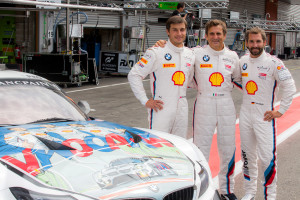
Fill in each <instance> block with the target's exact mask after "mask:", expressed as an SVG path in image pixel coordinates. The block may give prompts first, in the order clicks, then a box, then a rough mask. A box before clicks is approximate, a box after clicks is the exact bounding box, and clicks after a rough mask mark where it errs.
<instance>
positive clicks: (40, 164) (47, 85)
mask: <svg viewBox="0 0 300 200" xmlns="http://www.w3.org/2000/svg"><path fill="white" fill-rule="evenodd" d="M0 102H1V103H0V111H1V112H0V113H1V114H0V180H1V183H0V199H5V200H15V199H17V200H21V199H29V200H46V199H47V200H95V199H98V200H99V199H100V200H108V199H109V200H127V199H128V200H129V199H143V200H179V199H180V200H182V199H184V200H219V199H220V197H219V194H218V192H217V190H216V189H215V187H214V184H213V181H212V178H211V172H210V169H209V166H208V163H207V161H206V160H205V158H204V156H203V155H202V153H201V151H200V150H199V149H198V148H197V147H196V146H195V145H194V144H193V143H192V142H190V141H188V140H185V139H183V138H181V137H178V136H175V135H171V134H168V133H164V132H160V131H156V130H150V129H144V128H133V127H129V126H125V125H121V124H117V123H113V122H108V121H104V120H101V119H94V118H92V117H88V113H89V111H90V107H89V105H88V103H87V102H85V101H79V102H78V104H76V103H75V102H74V101H73V100H72V99H71V98H70V97H68V96H66V95H65V93H64V92H63V90H61V88H60V87H58V86H57V85H56V84H55V83H53V82H50V81H48V80H46V79H44V78H42V77H39V76H36V75H34V74H28V73H23V72H17V71H1V72H0Z"/></svg>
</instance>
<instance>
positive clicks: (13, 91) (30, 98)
mask: <svg viewBox="0 0 300 200" xmlns="http://www.w3.org/2000/svg"><path fill="white" fill-rule="evenodd" d="M0 113H1V114H0V126H1V125H20V124H27V123H33V122H43V121H45V122H47V120H48V122H49V120H50V119H52V122H53V121H55V119H59V120H60V121H62V120H64V119H66V120H72V121H84V120H86V118H85V115H84V114H83V113H82V112H81V111H80V110H79V109H78V108H77V107H75V106H74V105H73V104H72V103H71V101H70V100H68V99H67V98H66V97H64V96H63V94H61V93H60V92H59V91H55V90H52V89H49V88H46V87H40V86H32V85H11V86H4V87H0Z"/></svg>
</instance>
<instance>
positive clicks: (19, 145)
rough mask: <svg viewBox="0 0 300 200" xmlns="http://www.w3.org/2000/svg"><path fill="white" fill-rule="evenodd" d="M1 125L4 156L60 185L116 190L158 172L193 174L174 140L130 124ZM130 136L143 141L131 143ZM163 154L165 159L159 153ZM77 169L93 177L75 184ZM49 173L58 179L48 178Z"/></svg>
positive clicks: (0, 150) (164, 174)
mask: <svg viewBox="0 0 300 200" xmlns="http://www.w3.org/2000/svg"><path fill="white" fill-rule="evenodd" d="M0 131H1V132H2V133H4V134H2V135H1V137H2V138H1V140H0V141H1V147H0V156H1V160H2V161H3V162H5V163H7V164H8V165H11V166H14V167H15V168H17V169H19V170H20V171H21V172H23V173H25V174H29V175H31V176H33V177H35V178H37V179H39V180H40V181H44V180H45V183H46V184H48V185H51V186H54V187H60V188H62V189H70V188H73V189H74V190H75V191H80V192H83V191H81V190H89V189H88V187H90V188H95V190H96V189H97V190H99V189H100V190H103V189H115V190H117V189H119V188H115V186H120V185H121V186H122V185H123V186H124V187H126V185H128V184H129V183H130V184H132V183H134V182H136V183H137V184H139V183H140V182H146V181H150V180H156V179H157V178H159V177H160V178H161V177H169V178H174V177H176V178H179V179H180V178H185V179H186V178H189V179H190V178H192V177H193V168H192V165H191V163H190V162H189V160H188V159H187V158H186V156H185V155H184V154H183V153H182V152H181V151H180V150H179V149H177V148H176V147H174V145H173V144H172V143H170V142H169V141H167V140H165V139H162V138H160V137H157V136H156V135H153V134H150V133H148V132H145V131H141V130H139V129H134V128H131V127H126V126H122V125H118V124H114V123H110V122H105V121H86V122H82V121H78V122H60V123H51V124H34V125H23V126H11V127H1V128H0ZM134 137H140V138H141V141H140V142H138V143H135V142H134V140H135V138H134ZM166 155H168V158H169V159H163V157H165V156H166ZM80 163H84V165H85V167H83V166H81V164H80ZM87 163H88V164H87ZM86 165H88V167H87V166H86ZM90 169H92V170H91V171H92V172H90ZM76 173H81V175H82V177H86V176H90V177H91V178H90V181H88V183H87V186H80V187H79V186H78V184H80V183H75V185H73V182H72V179H73V177H74V175H75V174H76ZM61 174H63V176H64V178H62V177H61ZM49 176H51V177H53V178H52V179H50V180H60V181H59V182H57V181H53V182H51V181H49ZM75 176H76V175H75ZM45 177H47V178H45ZM85 179H87V178H85ZM91 180H94V181H91ZM96 186H97V187H96ZM76 188H77V189H76Z"/></svg>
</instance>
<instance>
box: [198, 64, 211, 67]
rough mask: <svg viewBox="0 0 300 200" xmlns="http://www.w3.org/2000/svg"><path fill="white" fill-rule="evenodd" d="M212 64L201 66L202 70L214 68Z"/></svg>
mask: <svg viewBox="0 0 300 200" xmlns="http://www.w3.org/2000/svg"><path fill="white" fill-rule="evenodd" d="M212 67H213V65H212V64H200V68H212Z"/></svg>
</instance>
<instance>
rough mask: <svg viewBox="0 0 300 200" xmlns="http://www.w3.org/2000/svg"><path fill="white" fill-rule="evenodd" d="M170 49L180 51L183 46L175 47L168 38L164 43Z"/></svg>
mask: <svg viewBox="0 0 300 200" xmlns="http://www.w3.org/2000/svg"><path fill="white" fill-rule="evenodd" d="M166 45H167V46H168V47H169V48H170V49H171V50H173V51H174V52H182V51H183V48H184V46H183V47H176V46H174V45H173V44H172V42H170V40H168V41H167V44H166Z"/></svg>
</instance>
